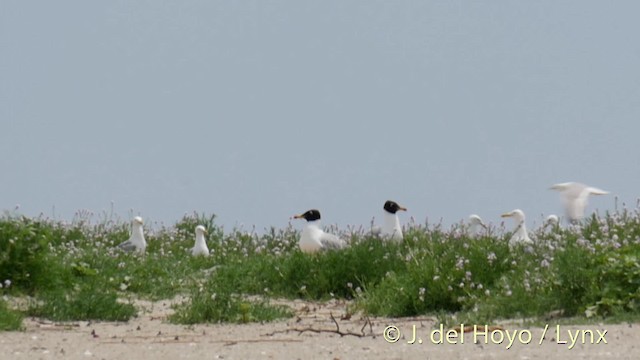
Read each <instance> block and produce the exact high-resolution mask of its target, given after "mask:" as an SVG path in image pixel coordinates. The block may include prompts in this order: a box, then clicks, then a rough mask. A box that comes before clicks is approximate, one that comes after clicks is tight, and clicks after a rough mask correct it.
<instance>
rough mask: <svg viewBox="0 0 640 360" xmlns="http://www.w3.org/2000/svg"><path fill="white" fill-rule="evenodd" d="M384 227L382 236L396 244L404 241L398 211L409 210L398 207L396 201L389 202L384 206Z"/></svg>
mask: <svg viewBox="0 0 640 360" xmlns="http://www.w3.org/2000/svg"><path fill="white" fill-rule="evenodd" d="M383 210H384V211H383V225H382V229H381V235H382V236H383V237H385V238H387V239H391V240H393V241H396V242H400V241H402V226H400V219H398V214H397V212H398V211H407V208H405V207H402V206H400V205H398V203H396V202H395V201H391V200H388V201H386V202H385V203H384V206H383Z"/></svg>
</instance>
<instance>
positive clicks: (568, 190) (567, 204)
mask: <svg viewBox="0 0 640 360" xmlns="http://www.w3.org/2000/svg"><path fill="white" fill-rule="evenodd" d="M551 189H552V190H557V191H559V192H560V196H561V198H562V202H563V204H564V210H565V212H566V214H567V217H568V218H569V221H571V222H577V221H580V219H582V217H584V210H585V208H586V207H587V200H588V199H589V195H606V194H608V193H609V192H608V191H605V190H602V189H598V188H595V187H591V186H587V185H585V184H581V183H577V182H566V183H559V184H555V185H553V186H551Z"/></svg>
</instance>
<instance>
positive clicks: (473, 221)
mask: <svg viewBox="0 0 640 360" xmlns="http://www.w3.org/2000/svg"><path fill="white" fill-rule="evenodd" d="M483 230H487V225H485V223H484V222H483V221H482V218H480V216H478V215H476V214H471V215H469V236H471V237H472V238H477V237H479V236H481V235H482V231H483Z"/></svg>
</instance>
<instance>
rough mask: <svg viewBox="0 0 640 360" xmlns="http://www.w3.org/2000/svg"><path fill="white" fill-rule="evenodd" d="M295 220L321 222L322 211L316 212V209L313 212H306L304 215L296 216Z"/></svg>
mask: <svg viewBox="0 0 640 360" xmlns="http://www.w3.org/2000/svg"><path fill="white" fill-rule="evenodd" d="M293 218H294V219H305V220H307V221H315V220H320V211H319V210H316V209H311V210H308V211H307V212H305V213H303V214H300V215H294V216H293Z"/></svg>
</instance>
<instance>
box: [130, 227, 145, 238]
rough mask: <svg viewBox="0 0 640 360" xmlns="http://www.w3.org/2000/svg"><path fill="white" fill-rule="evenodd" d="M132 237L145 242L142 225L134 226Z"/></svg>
mask: <svg viewBox="0 0 640 360" xmlns="http://www.w3.org/2000/svg"><path fill="white" fill-rule="evenodd" d="M131 235H132V236H133V237H134V238H136V239H142V241H144V231H143V228H142V225H138V224H136V225H134V226H133V230H131Z"/></svg>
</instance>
